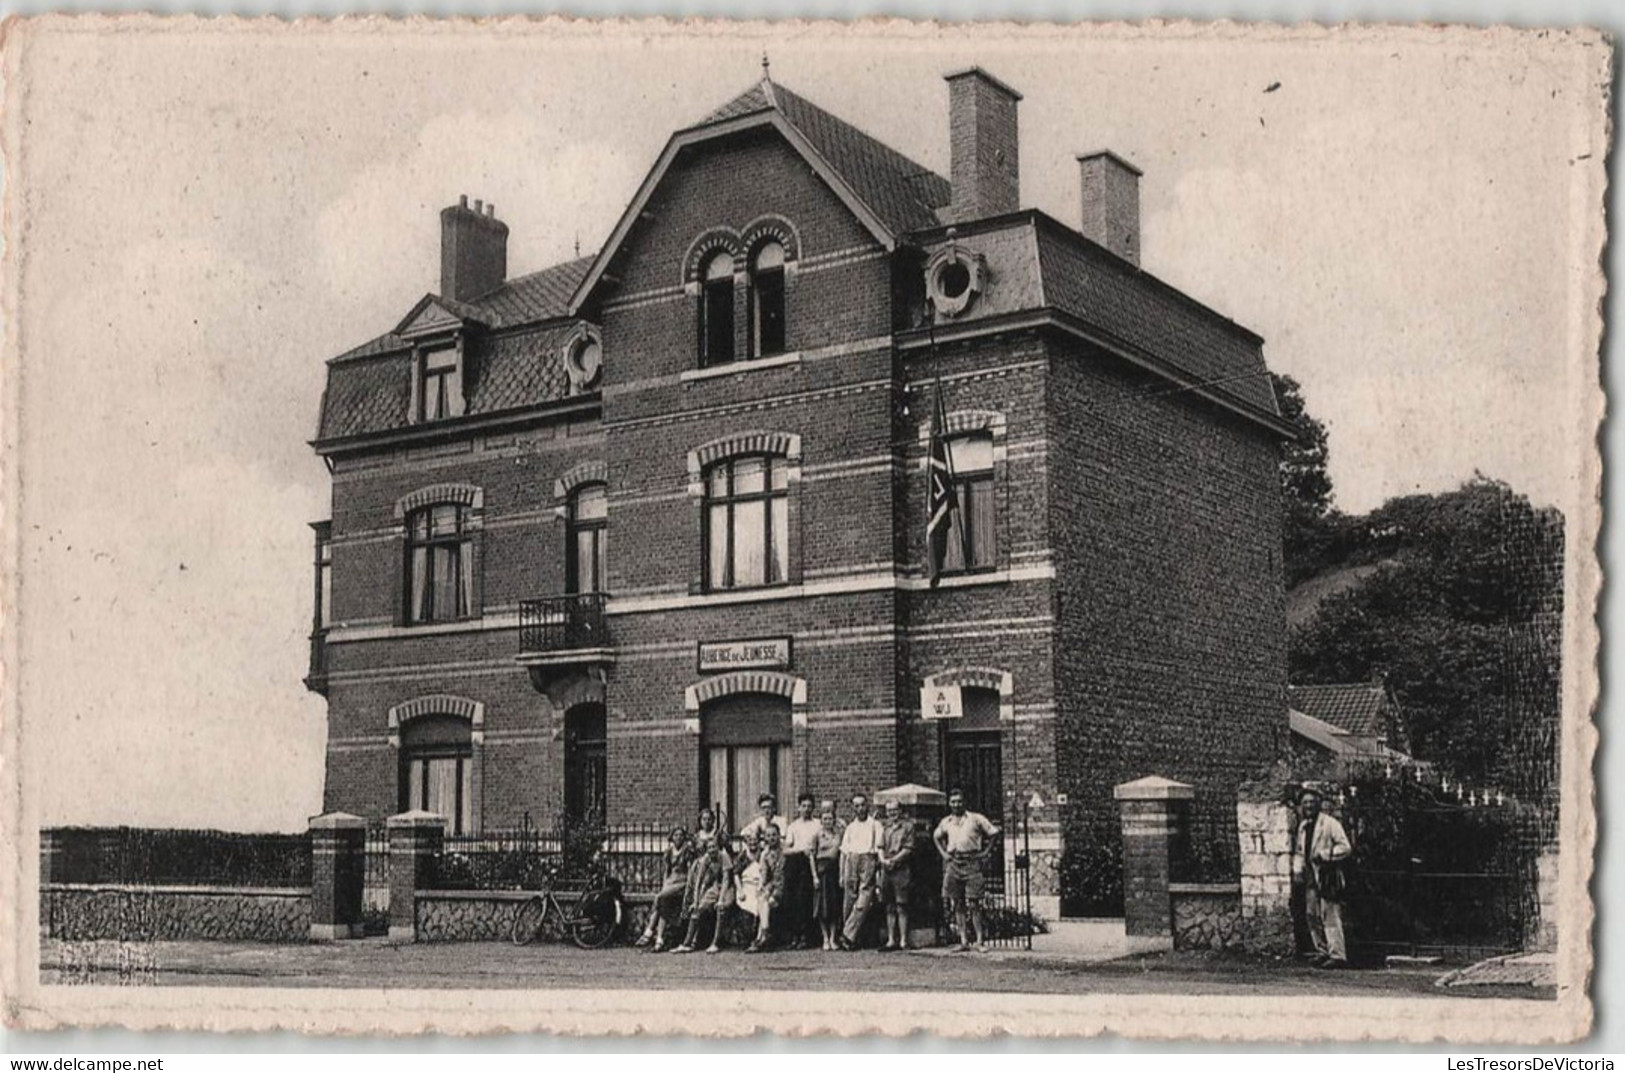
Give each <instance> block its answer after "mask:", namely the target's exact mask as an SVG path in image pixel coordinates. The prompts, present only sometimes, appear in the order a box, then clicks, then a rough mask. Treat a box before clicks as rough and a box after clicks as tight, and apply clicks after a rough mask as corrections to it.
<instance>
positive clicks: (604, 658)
mask: <svg viewBox="0 0 1625 1073" xmlns="http://www.w3.org/2000/svg"><path fill="white" fill-rule="evenodd" d="M607 599H608V598H607V597H606V596H605V595H604V594H603V593H601V592H584V593H576V594H571V595H568V596H549V597H547V598H545V599H542V600H525V601H522V602H521V603H520V604H519V656H518V659H519V662H520V663H522V664H524V665H525V666H527V667H530V668H532V671H533V673H534V671H535V670H536V669H537V668H549V667H556V668H566V667H571V666H576V667H591V666H593V665H599V666H601V665H603V664H606V663H613V662H615V650H614V648H613V647H611V645H610V640H609V619H608V617H607V616H606V615H605V611H604V607H605V604H606V602H607Z"/></svg>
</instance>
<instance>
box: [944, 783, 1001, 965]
mask: <svg viewBox="0 0 1625 1073" xmlns="http://www.w3.org/2000/svg"><path fill="white" fill-rule="evenodd" d="M998 833H999V828H998V826H997V825H996V824H994V823H993V822H992V821H991V820H989V819H988V818H987V817H986V816H984V815H982V814H981V813H980V812H967V811H966V810H965V794H964V792H963V791H960V790H953V791H951V792H950V793H949V794H948V815H946V816H944V817H943V818H942V822H941V823H939V824H937V830H936V833H935V834H934V835H932V836H931V840H932V841H933V842H935V843H936V845H937V852H938V853H940V854H942V901H943V904H944V905H951V906H953V910H954V924H955V925H956V926H957V927H958V928H959V945H958V946H957V947H955V949H957V950H960V951H965V950H969V949H970V947H969V946H967V945H966V943H965V938H966V935H967V933H966V931H965V924H966V917H969V918H970V922H971V923H972V924H974V925H975V929H976V930H975V936H976V949H977V950H979V951H982V952H983V953H986V952H987V942H986V937H987V926H986V924H985V923H984V922H983V920H982V893H983V890H984V889H985V886H986V881H985V880H984V879H983V878H982V859H983V858H984V857H986V856H987V855H988V853H989V852H990V851H991V850H992V849H993V839H994V838H995V837H997V835H998Z"/></svg>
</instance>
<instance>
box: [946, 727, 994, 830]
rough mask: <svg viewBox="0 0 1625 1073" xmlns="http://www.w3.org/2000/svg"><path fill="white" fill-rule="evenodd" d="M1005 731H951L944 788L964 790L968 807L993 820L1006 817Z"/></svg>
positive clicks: (949, 733)
mask: <svg viewBox="0 0 1625 1073" xmlns="http://www.w3.org/2000/svg"><path fill="white" fill-rule="evenodd" d="M1001 739H1002V735H1000V733H999V732H998V731H997V730H951V731H949V732H948V743H947V750H946V752H947V756H946V758H945V759H946V770H947V773H948V779H947V783H948V785H947V786H946V787H945V789H958V790H962V791H964V794H965V807H966V808H968V809H970V810H971V811H972V812H980V813H981V814H982V815H984V816H986V817H987V818H988V819H990V820H992V821H993V822H994V823H1000V822H1002V821H1003V818H1004V770H1003V751H1002V740H1001Z"/></svg>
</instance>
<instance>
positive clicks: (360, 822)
mask: <svg viewBox="0 0 1625 1073" xmlns="http://www.w3.org/2000/svg"><path fill="white" fill-rule="evenodd" d="M365 826H367V821H366V820H364V819H362V818H361V817H360V816H354V815H351V814H350V813H348V812H324V813H322V814H321V815H320V816H312V817H311V818H310V829H311V830H313V831H350V830H354V829H356V828H360V827H365Z"/></svg>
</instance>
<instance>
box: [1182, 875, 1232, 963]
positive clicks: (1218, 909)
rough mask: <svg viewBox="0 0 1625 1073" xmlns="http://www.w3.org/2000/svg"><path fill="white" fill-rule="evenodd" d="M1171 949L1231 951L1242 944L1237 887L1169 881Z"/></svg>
mask: <svg viewBox="0 0 1625 1073" xmlns="http://www.w3.org/2000/svg"><path fill="white" fill-rule="evenodd" d="M1168 896H1169V899H1170V901H1171V902H1172V903H1173V927H1174V949H1175V950H1235V949H1240V948H1241V947H1242V945H1243V943H1242V939H1243V931H1244V929H1243V927H1242V915H1241V887H1240V885H1239V884H1236V883H1170V884H1169V885H1168Z"/></svg>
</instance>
